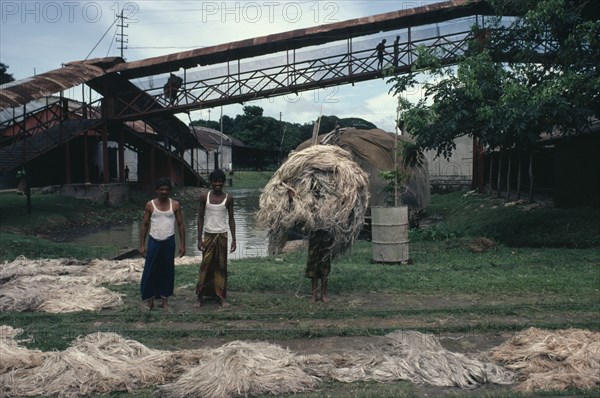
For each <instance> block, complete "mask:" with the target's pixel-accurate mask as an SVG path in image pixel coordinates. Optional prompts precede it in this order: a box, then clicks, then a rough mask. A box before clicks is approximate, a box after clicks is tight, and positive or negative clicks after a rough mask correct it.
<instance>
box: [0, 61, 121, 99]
mask: <svg viewBox="0 0 600 398" xmlns="http://www.w3.org/2000/svg"><path fill="white" fill-rule="evenodd" d="M119 62H124V61H123V59H122V58H119V57H110V58H100V59H93V60H89V61H79V62H73V63H69V64H66V65H65V66H64V67H62V68H60V69H55V70H51V71H49V72H44V73H41V74H39V75H36V76H33V77H28V78H25V79H20V80H15V81H14V82H10V83H6V84H3V85H2V86H0V109H6V108H16V107H19V106H22V105H23V104H26V103H28V102H31V101H34V100H37V99H40V98H42V97H45V96H49V95H51V94H56V93H58V92H61V91H63V90H67V89H69V88H71V87H75V86H77V85H79V84H82V83H85V82H88V81H90V80H92V79H94V78H97V77H99V76H102V75H104V74H105V73H106V72H105V70H104V68H108V67H110V66H114V65H115V63H119Z"/></svg>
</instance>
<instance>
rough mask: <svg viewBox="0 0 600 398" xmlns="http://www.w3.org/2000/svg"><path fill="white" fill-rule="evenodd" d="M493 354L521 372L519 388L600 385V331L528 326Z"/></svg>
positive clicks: (588, 387) (492, 353)
mask: <svg viewBox="0 0 600 398" xmlns="http://www.w3.org/2000/svg"><path fill="white" fill-rule="evenodd" d="M490 356H491V358H493V359H495V360H497V361H500V362H501V363H503V364H504V365H505V366H506V367H507V368H508V369H513V370H515V371H518V372H519V374H520V375H521V377H520V381H521V383H520V384H519V386H518V387H517V389H518V390H520V391H535V390H566V389H569V388H579V389H591V388H598V387H600V333H599V332H591V331H587V330H582V329H566V330H552V331H550V330H543V329H537V328H529V329H527V330H525V331H523V332H521V333H518V334H517V335H515V337H513V338H512V339H511V340H509V341H507V342H506V343H504V344H502V345H500V346H498V347H496V348H494V349H493V350H492V351H491V352H490Z"/></svg>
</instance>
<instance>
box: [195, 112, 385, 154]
mask: <svg viewBox="0 0 600 398" xmlns="http://www.w3.org/2000/svg"><path fill="white" fill-rule="evenodd" d="M242 110H243V112H244V114H243V115H236V116H235V118H231V117H229V116H227V115H224V116H223V132H224V133H225V134H228V135H231V136H232V137H235V138H238V139H239V140H241V141H243V142H244V144H246V145H248V146H249V147H251V148H259V149H268V150H271V151H278V152H279V153H280V156H281V157H284V156H286V155H287V154H288V153H289V152H290V151H291V150H293V149H295V148H296V147H297V146H298V145H300V144H301V143H302V142H304V141H306V140H308V139H310V137H311V136H312V131H313V122H310V123H304V124H299V123H289V122H285V121H281V122H280V121H279V120H276V119H274V118H272V117H268V116H263V108H261V107H259V106H245V107H244V108H243V109H242ZM192 124H193V125H196V126H205V127H209V128H212V129H215V130H220V129H221V126H220V124H219V122H218V121H207V120H195V121H193V122H192ZM337 124H339V125H340V127H359V128H376V126H375V125H374V124H373V123H371V122H368V121H366V120H363V119H360V118H345V119H340V118H338V117H337V116H323V117H322V118H321V125H320V132H321V133H323V132H330V131H332V130H333V129H335V126H336V125H337Z"/></svg>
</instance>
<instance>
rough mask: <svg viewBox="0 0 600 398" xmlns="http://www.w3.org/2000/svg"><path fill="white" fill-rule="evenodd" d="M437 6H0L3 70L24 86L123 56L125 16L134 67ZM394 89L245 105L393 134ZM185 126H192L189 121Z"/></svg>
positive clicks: (1, 0) (348, 2)
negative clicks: (80, 63) (121, 18)
mask: <svg viewBox="0 0 600 398" xmlns="http://www.w3.org/2000/svg"><path fill="white" fill-rule="evenodd" d="M433 2H435V1H425V0H420V1H393V0H381V1H369V0H356V1H355V0H345V1H316V0H309V1H304V0H299V1H165V0H161V1H159V0H156V1H155V0H141V1H139V0H138V1H130V2H124V1H71V0H65V1H22V0H20V1H8V0H0V62H2V63H4V64H6V65H8V66H9V70H8V71H9V73H12V74H13V76H14V77H15V78H16V79H22V78H26V77H29V76H32V75H34V74H36V73H38V74H39V73H43V72H46V71H49V70H52V69H57V68H60V66H61V64H63V63H66V62H69V61H76V60H83V59H86V58H99V57H106V56H115V55H120V50H119V49H118V48H117V47H118V46H119V44H118V43H117V42H116V37H117V36H116V35H115V34H116V31H117V27H116V24H115V23H114V22H115V15H116V14H118V13H119V12H120V11H121V10H124V15H125V16H126V17H127V18H128V19H127V20H126V24H127V27H126V28H125V29H124V33H125V34H126V35H127V36H126V39H127V41H128V42H127V43H126V46H127V48H126V49H125V50H124V57H125V58H126V60H128V61H134V60H140V59H144V58H148V57H154V56H159V55H166V54H170V53H174V52H180V51H185V50H189V49H193V48H200V47H205V46H212V45H216V44H222V43H227V42H231V41H236V40H242V39H248V38H251V37H257V36H263V35H267V34H271V33H278V32H284V31H289V30H294V29H299V28H304V27H309V26H317V25H321V24H326V23H331V22H338V21H343V20H347V19H352V18H358V17H365V16H369V15H374V14H379V13H383V12H388V11H395V10H400V9H407V8H413V7H418V6H422V5H425V4H429V3H433ZM391 34H392V33H390V35H391ZM373 40H376V39H375V38H374V39H373ZM388 41H389V40H388ZM388 89H389V86H388V85H387V84H385V82H384V81H382V80H381V81H370V82H363V83H357V84H356V85H355V86H350V85H345V86H340V87H339V88H337V89H335V90H334V89H328V90H326V91H323V90H322V91H320V92H313V93H302V96H301V97H300V99H299V100H295V101H293V102H291V101H289V100H286V99H285V98H283V97H279V98H275V99H271V100H261V101H257V102H253V103H247V104H252V105H258V106H261V107H262V108H263V109H264V113H265V115H266V116H272V117H275V118H277V119H279V115H280V112H281V113H282V119H283V120H285V121H291V122H299V123H303V122H310V121H312V120H314V119H316V118H317V117H318V115H319V113H320V112H321V111H322V112H323V114H324V115H333V114H335V115H337V116H339V117H351V116H354V117H362V118H364V119H367V120H370V121H372V122H373V123H375V124H376V125H378V126H379V127H380V128H383V129H385V130H388V131H393V129H394V118H395V113H396V101H395V99H394V98H392V97H391V96H389V95H388V94H387V91H388ZM80 92H81V88H75V89H73V92H72V93H65V95H67V96H72V97H74V98H76V97H77V96H78V95H79V93H80ZM412 94H413V95H414V96H416V97H418V96H419V93H412ZM325 98H328V100H327V101H324V99H325ZM222 111H223V113H224V114H227V115H229V116H235V115H236V114H238V113H241V112H242V110H241V106H240V105H231V106H226V107H223V110H222ZM220 113H221V109H213V110H212V111H211V115H210V118H211V120H217V119H218V117H219V114H220ZM192 118H193V119H195V118H204V119H208V118H209V115H208V112H207V111H206V110H203V111H196V112H193V113H192ZM182 119H183V120H185V121H187V120H188V119H187V115H186V116H185V118H182Z"/></svg>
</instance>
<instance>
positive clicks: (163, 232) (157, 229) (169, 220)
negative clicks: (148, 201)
mask: <svg viewBox="0 0 600 398" xmlns="http://www.w3.org/2000/svg"><path fill="white" fill-rule="evenodd" d="M152 206H153V207H154V211H153V212H152V214H151V215H150V236H152V237H153V238H154V239H156V240H165V239H167V238H169V237H170V236H172V235H174V234H175V213H174V212H173V201H172V200H171V199H169V210H167V211H161V210H158V209H157V208H156V205H155V204H154V200H152Z"/></svg>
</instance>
